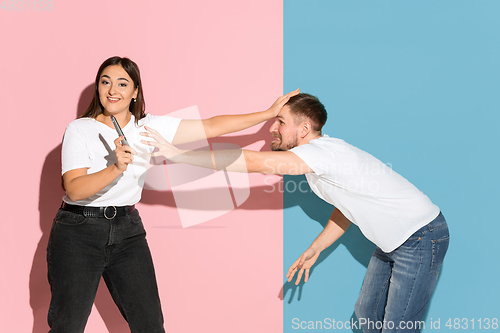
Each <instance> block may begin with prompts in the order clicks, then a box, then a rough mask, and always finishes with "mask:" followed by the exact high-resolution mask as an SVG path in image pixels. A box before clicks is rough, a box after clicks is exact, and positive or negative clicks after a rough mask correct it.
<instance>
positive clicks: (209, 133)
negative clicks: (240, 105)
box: [172, 89, 300, 145]
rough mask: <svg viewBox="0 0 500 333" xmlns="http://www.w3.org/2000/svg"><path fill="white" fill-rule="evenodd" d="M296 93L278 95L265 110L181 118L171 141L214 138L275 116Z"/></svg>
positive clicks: (298, 91) (182, 141) (297, 91)
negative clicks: (189, 118) (202, 117)
mask: <svg viewBox="0 0 500 333" xmlns="http://www.w3.org/2000/svg"><path fill="white" fill-rule="evenodd" d="M298 93H300V90H299V89H297V90H295V91H292V92H290V93H288V94H286V95H283V96H281V97H279V98H278V99H277V100H276V101H275V102H274V104H273V105H272V106H271V107H270V108H269V109H267V110H265V111H260V112H254V113H247V114H236V115H222V116H215V117H212V118H208V119H203V120H187V119H183V120H181V122H180V124H179V127H178V129H177V132H176V133H175V136H174V139H173V140H172V143H173V144H174V145H178V144H182V143H187V142H193V141H198V140H201V139H208V138H214V137H217V136H221V135H224V134H228V133H233V132H238V131H241V130H244V129H246V128H249V127H252V126H255V125H257V124H260V123H261V122H264V121H267V120H269V119H272V118H274V117H276V116H277V115H278V113H279V112H280V110H281V108H282V107H283V106H284V105H285V104H286V102H288V100H289V99H290V97H292V96H295V95H297V94H298Z"/></svg>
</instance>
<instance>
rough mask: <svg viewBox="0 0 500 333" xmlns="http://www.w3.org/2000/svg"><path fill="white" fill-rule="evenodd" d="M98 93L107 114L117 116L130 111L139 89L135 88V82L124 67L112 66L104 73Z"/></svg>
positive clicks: (105, 69) (100, 79)
mask: <svg viewBox="0 0 500 333" xmlns="http://www.w3.org/2000/svg"><path fill="white" fill-rule="evenodd" d="M98 91H99V100H100V102H101V104H102V106H103V107H104V110H105V112H106V113H108V114H112V115H117V114H119V113H121V112H128V111H129V105H130V102H131V101H132V98H136V97H137V93H138V88H134V81H133V80H132V79H131V78H130V76H129V75H128V74H127V72H126V71H125V70H124V69H123V67H122V66H120V65H111V66H108V67H106V68H104V70H103V71H102V73H101V77H100V78H99V87H98Z"/></svg>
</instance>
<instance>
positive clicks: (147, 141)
mask: <svg viewBox="0 0 500 333" xmlns="http://www.w3.org/2000/svg"><path fill="white" fill-rule="evenodd" d="M141 142H142V143H144V144H145V145H148V146H154V147H156V148H160V144H159V143H158V142H156V141H153V140H141Z"/></svg>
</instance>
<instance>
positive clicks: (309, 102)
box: [285, 93, 327, 132]
mask: <svg viewBox="0 0 500 333" xmlns="http://www.w3.org/2000/svg"><path fill="white" fill-rule="evenodd" d="M285 105H288V106H289V107H290V111H291V113H292V114H293V115H296V116H299V117H305V118H309V119H310V120H311V125H312V127H313V130H314V131H316V132H318V131H321V129H322V128H323V126H324V125H325V123H326V119H327V113H326V109H325V106H324V105H323V103H321V102H320V101H319V99H318V98H317V97H315V96H313V95H309V94H305V93H300V94H298V95H295V96H293V97H290V99H289V100H288V102H287V103H286V104H285Z"/></svg>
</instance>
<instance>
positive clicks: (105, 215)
mask: <svg viewBox="0 0 500 333" xmlns="http://www.w3.org/2000/svg"><path fill="white" fill-rule="evenodd" d="M109 207H113V209H114V210H115V212H114V214H113V216H111V217H110V216H108V215H107V214H106V211H107V210H108V208H109ZM117 212H118V210H117V209H116V207H115V206H106V207H104V217H105V218H106V219H108V220H112V219H114V218H115V216H116V213H117Z"/></svg>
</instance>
